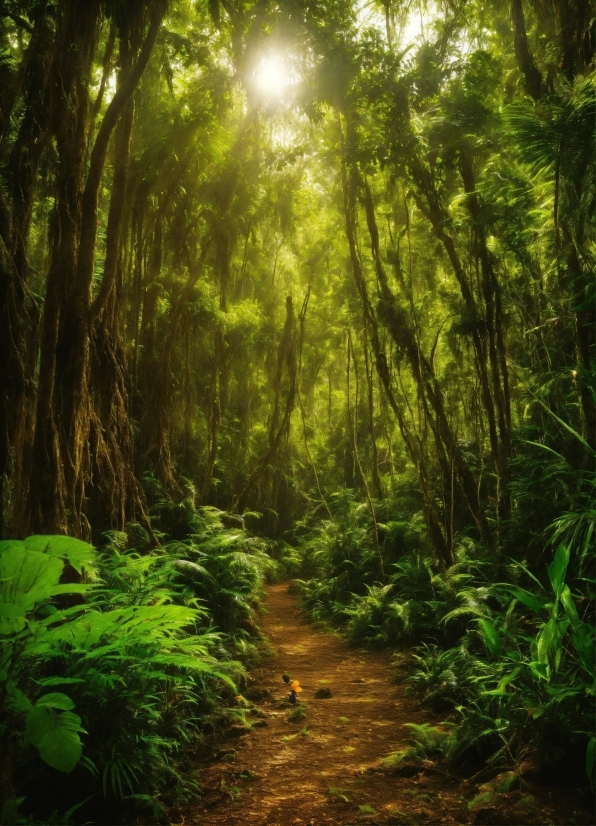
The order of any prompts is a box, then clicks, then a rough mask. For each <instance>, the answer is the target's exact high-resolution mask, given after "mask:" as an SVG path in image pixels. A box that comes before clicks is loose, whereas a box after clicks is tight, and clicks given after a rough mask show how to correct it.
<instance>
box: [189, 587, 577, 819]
mask: <svg viewBox="0 0 596 826" xmlns="http://www.w3.org/2000/svg"><path fill="white" fill-rule="evenodd" d="M268 594H269V597H268V601H267V603H266V610H267V613H266V614H264V616H263V618H262V623H261V629H262V631H263V633H264V634H265V635H266V636H267V637H268V639H269V641H270V645H271V649H272V654H271V656H269V657H267V658H266V659H265V660H264V662H262V664H261V667H260V668H257V669H255V670H254V671H253V672H252V679H253V681H254V682H253V683H252V685H251V687H250V688H249V689H248V690H247V691H246V692H245V693H246V695H247V696H248V698H249V699H252V700H254V703H255V709H254V710H253V716H252V717H251V719H252V721H253V722H255V725H254V727H253V728H252V730H251V731H250V733H249V734H244V732H243V730H242V729H241V728H240V729H239V730H234V729H232V730H231V731H230V732H229V734H230V739H229V740H227V741H226V743H225V744H223V745H222V743H221V741H220V742H219V743H218V745H217V747H216V750H215V752H214V755H212V756H211V757H210V759H209V761H207V762H205V763H202V764H201V765H200V766H199V769H200V776H201V783H202V786H203V797H202V800H201V803H200V804H199V807H198V809H197V808H195V809H193V810H189V811H187V812H185V813H184V814H183V816H182V817H181V818H180V819H179V821H178V822H181V823H186V824H191V823H192V824H194V823H200V824H201V825H202V826H219V824H222V826H223V824H245V826H257V824H267V826H289V825H290V824H296V825H297V826H299V824H304V826H324V825H325V826H347V825H348V824H373V823H377V824H406V825H407V824H413V825H415V824H431V823H437V824H439V823H440V824H448V826H449V825H450V824H463V823H478V824H481V823H486V824H491V823H492V824H572V823H583V824H589V823H592V822H593V812H591V811H590V809H589V801H588V800H582V798H581V795H579V794H578V791H577V790H574V789H571V788H557V789H549V788H548V787H545V786H543V785H537V784H535V783H532V782H530V781H529V780H528V781H526V780H522V782H521V788H519V785H520V784H517V785H518V788H517V789H516V790H512V791H510V792H509V793H504V794H499V795H498V801H497V802H496V803H495V801H494V796H493V799H491V801H490V802H489V801H488V797H486V796H485V798H484V802H483V799H482V798H481V799H480V800H478V798H479V795H482V793H483V788H482V787H481V785H480V784H481V783H482V780H479V781H474V779H467V780H462V779H461V778H456V777H452V776H448V775H446V774H444V773H440V772H439V771H438V770H436V771H434V770H433V771H431V772H429V771H426V772H419V773H418V774H415V775H414V776H410V777H402V776H396V775H395V774H389V773H387V772H385V771H380V770H379V762H380V759H381V758H382V757H384V756H385V755H387V754H388V753H390V752H392V751H396V750H397V749H399V748H402V747H404V746H405V745H406V744H407V741H408V735H409V729H408V728H407V727H404V724H405V723H418V724H419V723H423V722H430V723H433V724H438V723H440V722H441V719H442V718H440V717H434V716H433V715H432V713H431V712H429V711H427V710H426V709H423V708H421V707H420V704H419V703H418V702H417V700H416V699H415V698H414V697H410V696H408V695H407V694H406V692H405V689H406V685H407V684H406V683H405V681H404V679H403V678H404V677H405V673H404V671H403V670H401V671H400V670H397V673H396V669H395V668H392V667H391V663H390V658H389V655H388V654H386V653H374V652H369V651H361V650H357V649H354V648H350V647H349V646H348V645H347V644H346V643H345V642H343V641H342V640H341V639H339V638H338V637H337V636H336V635H335V634H332V633H327V632H325V631H321V630H319V629H317V628H315V627H313V625H311V624H309V623H308V622H307V621H306V620H305V619H304V618H303V617H302V616H301V615H300V612H299V611H298V609H297V606H296V601H295V599H294V598H293V597H292V595H291V594H289V593H288V587H287V584H286V585H284V584H281V585H273V586H271V587H270V588H269V589H268ZM284 672H289V673H290V675H291V677H292V679H297V680H299V681H300V685H301V686H302V687H303V693H302V694H301V695H300V706H299V707H301V708H302V709H303V711H304V716H303V717H301V719H297V720H291V719H288V717H289V716H291V715H292V713H293V710H294V707H292V706H291V705H290V704H289V703H288V702H287V701H286V698H287V693H288V692H287V690H286V686H285V685H284V683H283V682H282V679H281V675H282V673H284ZM321 689H329V691H330V692H331V695H332V696H331V697H330V698H319V699H317V698H316V697H315V693H316V692H318V691H320V690H321ZM299 715H300V712H298V716H299ZM474 800H478V802H477V803H475V804H474V803H472V801H474ZM471 803H472V805H470V804H471Z"/></svg>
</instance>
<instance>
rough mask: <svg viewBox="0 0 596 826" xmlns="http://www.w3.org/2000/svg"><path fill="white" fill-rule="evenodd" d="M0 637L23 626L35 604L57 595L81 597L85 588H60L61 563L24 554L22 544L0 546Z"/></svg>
mask: <svg viewBox="0 0 596 826" xmlns="http://www.w3.org/2000/svg"><path fill="white" fill-rule="evenodd" d="M1 544H2V545H3V548H1V549H0V606H2V608H1V609H0V634H4V635H6V634H14V633H17V632H19V631H22V630H23V628H24V627H25V625H26V614H27V612H29V611H31V610H33V608H34V607H35V605H36V604H38V603H40V602H46V601H47V600H49V599H51V598H52V597H54V596H57V595H58V594H68V593H81V592H84V591H86V590H88V587H89V586H87V585H82V584H77V583H70V584H63V585H61V584H60V577H61V575H62V571H63V568H64V563H63V562H62V560H61V559H58V558H57V557H53V556H48V555H47V554H45V553H39V552H38V551H30V550H27V549H26V548H25V547H24V545H23V544H21V545H19V544H17V543H15V542H12V541H11V542H3V543H1Z"/></svg>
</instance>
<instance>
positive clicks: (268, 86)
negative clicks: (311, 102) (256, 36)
mask: <svg viewBox="0 0 596 826" xmlns="http://www.w3.org/2000/svg"><path fill="white" fill-rule="evenodd" d="M254 77H255V85H256V87H257V90H258V91H259V93H260V94H261V95H262V96H263V97H268V98H276V99H278V100H279V99H280V98H281V97H282V96H283V93H284V92H285V90H286V87H287V86H288V84H289V82H290V78H289V76H288V70H287V68H286V66H285V64H284V61H283V60H282V59H281V57H279V56H278V55H270V56H269V57H264V58H262V60H261V61H260V63H259V65H258V66H257V68H256V71H255V75H254Z"/></svg>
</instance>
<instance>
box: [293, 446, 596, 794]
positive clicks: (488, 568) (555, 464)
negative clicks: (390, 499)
mask: <svg viewBox="0 0 596 826" xmlns="http://www.w3.org/2000/svg"><path fill="white" fill-rule="evenodd" d="M538 458H539V461H538V464H539V465H540V468H541V469H542V470H544V468H545V467H546V466H548V467H549V470H550V473H549V475H547V476H546V477H544V476H543V482H542V491H541V498H540V499H539V500H537V502H538V504H540V502H546V501H548V502H549V508H548V509H547V508H546V506H545V507H544V508H543V510H542V512H540V511H539V509H538V510H537V509H536V508H535V509H534V511H533V513H532V516H531V518H530V515H529V513H528V511H527V504H528V497H531V496H532V495H533V494H532V491H533V489H534V487H535V482H534V478H533V475H532V474H531V473H529V471H528V466H529V465H530V464H531V461H530V459H529V458H528V456H525V457H524V458H523V459H522V458H520V459H519V460H518V461H517V465H518V475H517V477H516V479H515V480H514V484H513V486H512V490H513V493H514V496H515V497H517V499H518V501H519V505H520V511H519V518H518V515H517V512H516V514H515V516H514V517H513V518H512V519H511V521H510V523H509V524H507V525H506V526H503V529H502V550H501V553H500V554H499V555H497V554H495V553H494V552H493V551H489V550H488V549H486V548H484V547H483V546H482V545H481V543H480V542H479V540H478V539H477V538H475V537H474V536H473V534H466V533H464V532H463V531H462V532H461V533H460V534H459V535H458V536H457V537H456V541H455V544H454V557H455V561H454V564H453V565H452V566H451V567H449V568H447V569H445V568H444V567H442V566H441V565H439V564H438V563H437V561H436V559H435V558H434V557H433V556H432V554H431V552H430V546H429V543H428V541H427V538H426V536H425V535H424V531H423V529H422V525H423V521H422V516H421V514H420V513H418V514H415V515H414V516H413V517H412V518H410V519H408V518H407V516H406V515H405V514H404V513H403V511H400V508H399V503H398V502H394V503H392V504H391V503H390V504H388V503H387V502H384V503H380V502H379V503H376V506H375V511H376V513H375V516H376V520H377V524H376V532H375V529H374V526H373V522H372V516H371V509H370V506H369V503H367V502H364V503H363V502H360V501H359V499H358V497H357V496H356V494H355V493H354V492H352V491H344V492H341V493H339V494H337V495H336V496H335V497H330V499H329V502H330V506H331V514H330V515H331V518H329V519H327V520H315V519H312V520H308V519H306V520H304V521H303V522H302V523H301V524H300V525H299V526H298V528H297V538H298V542H297V546H298V548H299V550H300V553H301V557H302V568H301V574H302V578H301V579H295V580H294V587H295V588H296V589H297V590H298V592H299V593H300V595H301V600H302V605H303V607H304V608H305V609H306V610H307V611H308V612H309V614H310V616H311V617H312V618H313V619H314V620H325V621H327V622H330V623H332V624H335V625H337V626H338V627H341V629H342V631H343V633H344V634H345V635H346V637H347V638H348V640H350V641H351V642H353V643H354V644H358V645H361V644H366V645H369V646H373V647H391V648H394V649H396V650H398V651H401V650H403V649H404V648H407V649H408V650H409V651H410V654H411V658H412V659H413V665H411V667H410V669H409V677H408V682H409V688H408V691H409V692H411V693H413V694H415V695H416V696H417V697H419V698H420V699H421V701H422V703H423V704H424V705H425V706H427V707H429V708H430V709H432V710H433V712H435V713H436V714H438V715H442V716H443V718H444V721H445V722H444V723H443V724H442V725H440V726H438V727H436V726H435V727H428V726H426V725H425V726H422V727H420V726H414V725H412V726H411V729H412V736H411V745H410V746H409V747H407V748H406V749H403V750H402V751H400V752H397V753H396V754H393V755H390V756H389V757H388V758H387V760H386V761H385V767H386V768H391V769H393V770H398V767H399V770H400V771H402V772H404V773H406V774H407V773H408V772H412V771H414V770H415V769H416V767H421V766H422V767H425V766H426V767H428V766H430V765H431V764H433V765H435V766H442V767H443V769H445V770H449V771H456V772H460V773H461V772H463V773H465V774H475V773H476V772H478V771H479V770H483V771H485V772H486V771H488V772H489V773H490V771H494V772H495V773H498V772H500V771H501V772H502V771H505V770H507V769H509V770H516V771H519V772H522V771H525V770H528V767H529V766H530V767H531V769H532V770H534V772H535V773H536V774H537V775H540V776H542V777H543V778H550V779H553V778H557V779H559V780H561V779H565V778H568V779H570V780H573V781H577V780H578V778H581V776H582V775H583V777H584V778H585V779H586V780H587V783H589V784H590V785H591V787H592V788H594V764H595V752H596V739H595V732H594V713H593V711H594V696H595V669H594V642H595V631H594V579H593V578H592V577H591V576H590V563H591V561H592V560H593V549H592V547H591V544H590V543H591V540H592V537H593V535H594V514H595V511H594V496H593V494H594V487H593V484H594V481H593V474H589V473H587V472H582V473H580V474H575V477H574V479H573V480H571V477H570V474H569V468H568V466H566V464H565V462H564V461H563V460H562V459H561V457H558V459H557V458H555V459H552V457H550V464H549V459H548V454H547V458H546V459H545V457H544V456H543V455H542V453H540V452H539V457H538ZM561 467H562V468H563V470H561ZM528 485H529V488H528ZM549 487H550V493H549ZM555 492H556V496H555ZM553 502H555V503H556V507H553ZM522 508H523V510H522ZM553 517H554V520H553ZM540 520H542V522H541V521H540ZM375 533H376V535H377V536H378V538H379V547H378V548H377V547H376V544H375ZM537 535H538V536H539V537H542V543H541V545H540V546H538V544H537V542H536V536H537ZM530 536H531V537H532V541H531V542H530V541H529V537H530ZM526 540H527V541H526ZM522 541H524V542H525V546H524V545H522V544H520V543H521V542H522ZM520 547H525V551H524V553H523V554H522V553H520V552H519V548H520ZM379 551H380V553H379ZM380 558H382V560H383V563H384V564H383V569H381V566H380V561H379V560H380ZM397 659H403V655H401V654H399V653H398V654H397ZM412 659H410V660H409V662H410V663H411V662H412ZM586 775H587V776H586Z"/></svg>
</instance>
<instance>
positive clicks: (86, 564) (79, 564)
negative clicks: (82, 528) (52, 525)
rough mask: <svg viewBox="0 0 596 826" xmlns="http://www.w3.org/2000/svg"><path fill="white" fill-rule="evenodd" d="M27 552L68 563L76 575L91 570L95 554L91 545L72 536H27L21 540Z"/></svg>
mask: <svg viewBox="0 0 596 826" xmlns="http://www.w3.org/2000/svg"><path fill="white" fill-rule="evenodd" d="M23 541H24V544H25V547H26V548H27V550H31V551H40V552H42V553H44V554H47V555H48V556H57V557H59V558H60V559H65V560H66V561H67V562H69V563H70V564H71V565H72V567H73V568H74V569H75V571H77V573H79V574H80V573H82V572H83V569H86V570H90V569H92V568H93V566H94V564H95V561H96V557H97V554H96V552H95V548H94V547H93V545H90V544H89V543H88V542H83V541H82V540H81V539H75V538H74V537H72V536H40V535H34V536H28V537H27V539H25V540H23Z"/></svg>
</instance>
